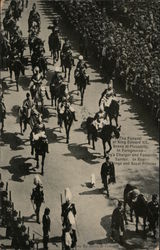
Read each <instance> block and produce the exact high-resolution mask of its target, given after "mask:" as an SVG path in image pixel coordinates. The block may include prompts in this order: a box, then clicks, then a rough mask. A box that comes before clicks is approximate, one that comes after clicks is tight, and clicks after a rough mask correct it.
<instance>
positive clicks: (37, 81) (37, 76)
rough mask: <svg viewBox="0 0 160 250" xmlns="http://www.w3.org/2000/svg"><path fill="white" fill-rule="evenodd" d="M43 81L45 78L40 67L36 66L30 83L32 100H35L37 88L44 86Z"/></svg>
mask: <svg viewBox="0 0 160 250" xmlns="http://www.w3.org/2000/svg"><path fill="white" fill-rule="evenodd" d="M42 81H43V76H42V74H41V73H40V69H39V67H38V66H36V67H35V68H34V70H33V76H32V78H31V82H30V92H31V96H32V99H34V98H35V95H36V92H37V88H38V87H39V86H40V85H41V84H42Z"/></svg>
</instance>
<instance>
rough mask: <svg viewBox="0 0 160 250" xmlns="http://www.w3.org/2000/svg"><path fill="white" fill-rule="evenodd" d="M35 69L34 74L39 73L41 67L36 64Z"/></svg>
mask: <svg viewBox="0 0 160 250" xmlns="http://www.w3.org/2000/svg"><path fill="white" fill-rule="evenodd" d="M33 71H34V74H36V73H37V72H38V73H39V71H40V70H39V67H38V66H36V67H35V68H34V70H33Z"/></svg>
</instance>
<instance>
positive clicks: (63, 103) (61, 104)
mask: <svg viewBox="0 0 160 250" xmlns="http://www.w3.org/2000/svg"><path fill="white" fill-rule="evenodd" d="M65 109H68V110H69V111H70V112H71V113H72V115H73V119H74V121H78V120H77V119H76V116H75V109H74V108H73V106H72V104H71V103H70V101H69V99H68V98H66V97H65V96H64V97H62V99H61V101H60V102H59V105H58V113H59V114H60V115H63V114H64V112H65Z"/></svg>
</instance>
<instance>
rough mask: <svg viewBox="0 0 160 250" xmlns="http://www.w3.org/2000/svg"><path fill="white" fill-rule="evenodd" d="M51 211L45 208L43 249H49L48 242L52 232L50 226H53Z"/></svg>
mask: <svg viewBox="0 0 160 250" xmlns="http://www.w3.org/2000/svg"><path fill="white" fill-rule="evenodd" d="M49 214H50V209H49V208H48V207H47V208H45V211H44V214H43V219H42V222H43V247H44V249H48V242H49V232H50V226H51V220H50V217H49Z"/></svg>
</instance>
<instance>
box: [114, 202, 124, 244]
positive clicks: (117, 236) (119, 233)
mask: <svg viewBox="0 0 160 250" xmlns="http://www.w3.org/2000/svg"><path fill="white" fill-rule="evenodd" d="M111 228H112V232H111V238H112V239H113V240H115V241H118V242H119V243H120V244H123V236H124V231H125V226H124V210H123V203H122V201H118V206H117V207H116V208H115V209H114V211H113V213H112V222H111Z"/></svg>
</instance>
